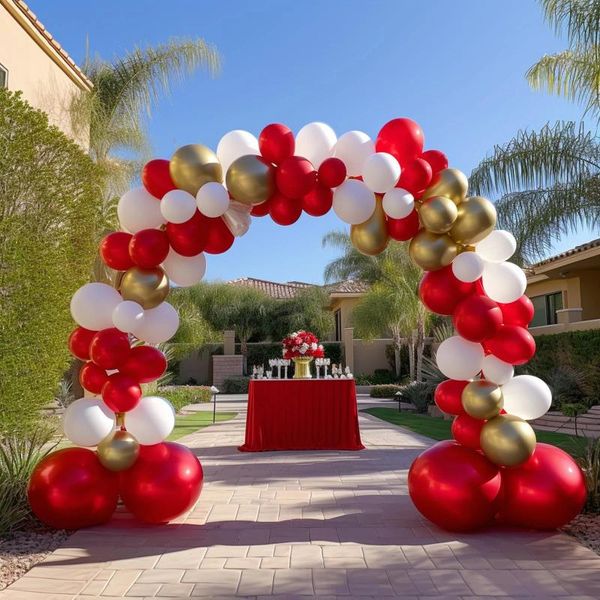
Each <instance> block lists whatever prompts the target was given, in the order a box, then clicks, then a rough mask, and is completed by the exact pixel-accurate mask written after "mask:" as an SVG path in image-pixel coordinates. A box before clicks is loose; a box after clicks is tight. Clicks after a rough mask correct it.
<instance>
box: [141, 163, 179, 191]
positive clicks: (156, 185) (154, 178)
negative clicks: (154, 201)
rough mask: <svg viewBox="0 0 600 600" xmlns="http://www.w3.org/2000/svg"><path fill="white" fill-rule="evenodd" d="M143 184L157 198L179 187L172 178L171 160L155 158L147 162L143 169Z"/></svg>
mask: <svg viewBox="0 0 600 600" xmlns="http://www.w3.org/2000/svg"><path fill="white" fill-rule="evenodd" d="M142 184H143V185H144V187H145V188H146V190H147V191H148V192H149V193H150V194H152V195H153V196H154V197H155V198H158V199H161V198H162V197H163V196H164V195H165V194H166V193H167V192H170V191H171V190H174V189H177V186H176V185H175V184H174V183H173V180H172V179H171V173H170V171H169V161H168V160H165V159H163V158H155V159H154V160H151V161H149V162H147V163H146V164H145V165H144V168H143V169H142Z"/></svg>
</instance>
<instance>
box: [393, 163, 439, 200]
mask: <svg viewBox="0 0 600 600" xmlns="http://www.w3.org/2000/svg"><path fill="white" fill-rule="evenodd" d="M431 178H432V171H431V165H430V164H429V163H428V162H427V161H426V160H424V159H422V158H415V160H414V161H413V162H412V163H410V164H409V165H407V166H406V167H403V168H402V173H401V174H400V179H399V180H398V184H397V185H396V187H399V188H404V189H405V190H408V191H409V192H410V193H411V194H412V195H413V196H414V197H415V198H418V197H419V196H420V195H421V194H422V193H423V192H424V191H425V188H426V187H427V186H428V185H429V184H430V183H431Z"/></svg>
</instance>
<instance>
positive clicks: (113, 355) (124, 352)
mask: <svg viewBox="0 0 600 600" xmlns="http://www.w3.org/2000/svg"><path fill="white" fill-rule="evenodd" d="M130 350H131V348H130V346H129V337H128V336H127V334H126V333H123V332H122V331H119V330H118V329H117V328H116V327H111V328H110V329H103V330H102V331H99V332H98V333H97V334H96V335H95V336H94V337H93V338H92V343H91V344H90V358H91V359H92V360H93V361H94V362H95V363H96V364H97V365H98V366H99V367H102V368H103V369H118V368H119V365H121V363H123V362H124V361H125V359H126V358H127V357H128V356H129V352H130Z"/></svg>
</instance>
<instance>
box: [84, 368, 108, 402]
mask: <svg viewBox="0 0 600 600" xmlns="http://www.w3.org/2000/svg"><path fill="white" fill-rule="evenodd" d="M107 381H108V374H107V373H106V371H105V370H104V369H103V368H102V367H99V366H98V365H96V364H95V363H93V362H92V361H89V362H86V363H85V365H83V366H82V367H81V369H79V383H80V384H81V387H82V388H83V389H84V390H87V391H88V392H92V394H99V393H100V392H101V391H102V387H103V386H104V384H105V383H106V382H107Z"/></svg>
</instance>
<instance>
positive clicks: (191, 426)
mask: <svg viewBox="0 0 600 600" xmlns="http://www.w3.org/2000/svg"><path fill="white" fill-rule="evenodd" d="M236 414H237V413H234V412H218V413H217V414H216V417H217V418H216V422H217V423H219V422H221V421H229V419H233V417H235V415H236ZM212 424H213V422H212V412H211V411H204V410H203V411H200V412H194V413H191V414H189V415H177V417H176V418H175V428H174V429H173V431H172V432H171V435H170V436H169V437H168V438H167V439H168V440H169V441H171V442H172V441H174V440H178V439H179V438H181V437H183V436H184V435H188V433H194V432H195V431H198V430H199V429H203V428H204V427H208V426H209V425H212Z"/></svg>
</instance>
